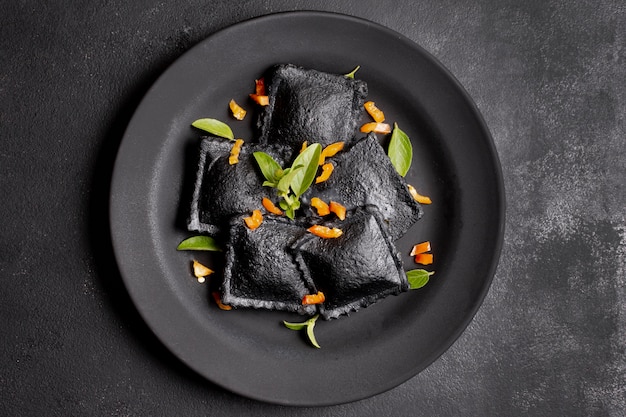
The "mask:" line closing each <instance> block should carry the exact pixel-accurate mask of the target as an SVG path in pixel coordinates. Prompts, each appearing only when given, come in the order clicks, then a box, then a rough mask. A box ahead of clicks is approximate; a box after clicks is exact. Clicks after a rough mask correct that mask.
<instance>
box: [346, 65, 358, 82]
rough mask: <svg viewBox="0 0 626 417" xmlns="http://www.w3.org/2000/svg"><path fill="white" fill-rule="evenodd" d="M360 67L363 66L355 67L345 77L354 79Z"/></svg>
mask: <svg viewBox="0 0 626 417" xmlns="http://www.w3.org/2000/svg"><path fill="white" fill-rule="evenodd" d="M359 68H361V66H360V65H357V66H356V68H355V69H353V70H352V71H351V72H349V73H347V74H344V77H346V78H350V79H352V80H353V79H354V75H355V74H356V72H357V71H358V70H359Z"/></svg>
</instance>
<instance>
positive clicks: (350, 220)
mask: <svg viewBox="0 0 626 417" xmlns="http://www.w3.org/2000/svg"><path fill="white" fill-rule="evenodd" d="M323 225H325V226H328V227H337V228H340V229H341V230H342V231H343V234H342V235H341V236H339V237H337V238H333V239H325V238H321V237H318V236H315V235H313V234H310V233H309V234H306V235H303V236H302V237H301V238H300V239H298V240H297V241H296V242H295V243H294V244H293V245H292V249H293V250H294V251H295V253H296V259H297V262H298V264H299V265H300V269H302V270H307V271H309V274H310V276H311V277H313V281H314V283H315V287H316V289H318V290H320V291H322V292H323V293H324V294H325V297H326V300H325V302H324V303H323V304H320V305H319V313H320V315H321V316H322V317H323V318H325V319H332V318H337V317H339V316H340V315H342V314H348V313H350V312H352V311H357V310H358V309H360V308H361V307H367V306H369V305H371V304H373V303H375V302H376V301H378V300H380V299H382V298H384V297H387V296H389V295H396V294H399V293H401V292H403V291H407V290H408V289H409V284H408V281H407V278H406V273H405V272H404V268H403V267H402V261H401V259H400V256H399V254H398V252H397V250H396V248H395V246H394V244H393V241H392V239H391V237H390V236H389V234H388V233H387V230H386V228H385V227H384V226H383V225H382V218H381V216H380V212H379V210H378V209H377V208H376V207H375V206H367V207H363V208H360V209H357V210H354V211H352V212H350V213H348V216H347V217H346V219H345V220H343V221H339V220H336V221H331V222H326V223H323Z"/></svg>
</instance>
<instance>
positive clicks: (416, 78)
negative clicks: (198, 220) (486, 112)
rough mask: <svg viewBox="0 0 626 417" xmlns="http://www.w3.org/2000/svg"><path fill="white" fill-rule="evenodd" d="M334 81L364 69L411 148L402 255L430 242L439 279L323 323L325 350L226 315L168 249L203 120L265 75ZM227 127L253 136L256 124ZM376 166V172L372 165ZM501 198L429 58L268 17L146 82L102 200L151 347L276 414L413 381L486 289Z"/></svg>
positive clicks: (489, 146)
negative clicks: (318, 75) (414, 218)
mask: <svg viewBox="0 0 626 417" xmlns="http://www.w3.org/2000/svg"><path fill="white" fill-rule="evenodd" d="M287 62H290V63H294V64H297V65H301V66H304V67H310V68H315V69H319V70H323V71H329V72H333V73H339V74H342V73H347V72H349V71H351V70H352V69H353V68H354V67H355V66H357V65H360V66H361V69H360V70H359V71H358V72H357V77H359V78H361V79H363V80H365V81H367V83H368V85H369V90H370V95H369V98H370V99H372V100H374V101H375V102H376V104H377V105H378V107H380V108H381V109H383V110H384V111H385V114H386V116H387V120H388V121H389V122H392V123H393V122H397V123H398V124H399V126H400V127H401V128H402V129H403V130H404V131H405V132H407V133H408V135H409V136H410V137H411V140H412V142H413V147H414V154H415V156H414V160H413V165H412V168H411V170H410V172H409V174H408V175H407V178H408V182H409V183H412V184H413V185H415V186H416V188H417V189H418V190H419V191H421V192H422V193H423V194H426V195H429V196H431V197H432V199H433V201H434V203H433V204H432V205H430V206H426V207H425V215H424V217H423V219H422V220H421V221H420V222H418V224H417V225H416V226H415V227H414V228H413V229H411V230H410V231H409V232H408V233H407V235H406V236H405V237H404V238H403V239H401V240H400V241H399V242H398V247H399V248H400V250H401V251H402V253H403V254H404V259H403V260H404V262H405V267H406V269H412V268H416V267H418V266H416V265H415V264H413V262H412V259H411V257H410V256H408V251H409V250H410V246H411V245H412V244H414V243H418V242H421V241H424V240H430V241H431V243H432V246H433V252H434V254H435V263H434V265H432V268H431V269H433V270H436V274H435V275H434V276H433V278H432V280H431V282H430V283H429V284H428V285H427V286H426V287H425V288H423V289H421V290H416V291H411V292H408V293H404V294H402V295H400V296H394V297H389V298H387V299H385V300H383V301H382V302H380V303H377V304H375V305H373V306H370V307H369V308H367V309H364V310H361V311H360V312H358V313H354V314H352V315H351V316H350V317H347V318H341V319H338V320H333V321H328V322H325V321H321V322H319V323H318V325H317V327H316V335H317V339H318V341H319V343H320V344H321V345H322V348H321V349H315V348H312V347H310V346H309V345H308V344H307V341H306V339H304V338H303V337H301V335H299V334H298V333H297V332H294V331H291V330H288V329H286V328H284V327H283V326H282V324H281V321H282V320H284V319H286V320H291V321H294V320H299V319H300V317H299V316H297V315H292V314H290V313H281V312H268V311H255V310H237V311H222V310H219V309H218V308H217V307H215V305H214V304H213V303H211V302H209V296H208V288H209V286H208V285H206V284H205V285H201V284H198V283H197V282H196V281H195V279H194V278H193V276H192V275H191V272H190V266H189V264H190V260H191V259H192V258H193V257H194V256H197V257H199V258H200V259H201V260H203V261H204V262H207V263H212V264H213V265H217V264H219V260H217V258H215V257H214V256H211V255H208V254H206V253H202V254H197V253H190V252H177V251H176V245H177V244H178V243H179V242H180V241H181V240H182V239H184V238H185V237H187V236H189V233H188V232H186V231H185V229H184V222H185V216H186V204H187V197H188V191H189V184H190V181H193V169H194V167H193V164H194V161H193V155H194V152H195V150H196V145H197V141H198V132H196V131H194V130H193V129H192V128H191V127H190V123H191V122H192V121H193V120H195V119H197V118H200V117H214V118H218V119H221V120H229V115H228V111H227V103H228V101H229V100H230V99H231V98H235V99H236V100H237V101H238V102H240V103H244V104H245V105H246V107H253V106H252V104H251V103H250V102H248V101H247V100H246V98H247V95H248V93H249V92H251V90H252V89H253V86H254V79H255V78H258V77H259V76H260V75H261V74H262V73H263V72H264V71H265V70H266V69H267V68H269V67H270V66H271V65H273V64H276V63H287ZM247 120H248V121H247V122H237V121H235V120H233V119H230V121H229V124H230V125H231V126H232V127H233V130H234V131H235V134H236V135H237V136H239V137H243V138H249V137H250V135H251V124H252V118H248V119H247ZM372 169H375V167H372ZM503 196H504V192H503V183H502V175H501V171H500V165H499V162H498V158H497V154H496V151H495V148H494V145H493V142H492V140H491V137H490V134H489V132H488V129H487V128H486V126H485V124H484V122H483V120H482V118H481V116H480V114H479V113H478V111H477V109H476V107H475V105H474V104H473V102H472V100H471V99H470V98H469V96H468V95H467V93H466V92H465V91H464V90H463V88H462V87H461V86H460V85H459V83H458V82H457V81H456V80H455V79H454V78H453V77H452V76H451V75H450V73H449V72H448V71H447V70H446V69H445V68H444V67H443V66H442V65H441V64H439V63H438V62H437V61H436V60H435V59H434V58H433V57H432V56H431V55H429V54H428V53H427V52H425V51H424V50H423V49H421V48H420V47H419V46H417V45H415V44H414V43H413V42H411V41H410V40H408V39H407V38H405V37H403V36H402V35H399V34H398V33H395V32H393V31H391V30H389V29H387V28H384V27H381V26H379V25H377V24H374V23H372V22H368V21H365V20H361V19H357V18H353V17H348V16H343V15H336V14H328V13H318V12H295V13H284V14H276V15H269V16H265V17H261V18H257V19H253V20H250V21H246V22H243V23H240V24H237V25H234V26H232V27H230V28H228V29H225V30H222V31H220V32H218V33H216V34H214V35H212V36H211V37H209V38H208V39H206V40H205V41H203V42H201V43H200V44H198V45H197V46H195V47H194V48H192V49H191V50H190V51H188V52H187V53H185V54H184V55H183V56H182V57H181V58H180V59H178V60H177V61H176V62H175V63H174V64H173V65H172V66H171V67H170V68H169V69H168V70H167V71H165V73H164V74H163V75H162V76H161V77H160V78H159V80H158V81H157V82H156V83H155V84H154V86H153V87H152V88H151V89H150V91H149V92H148V93H147V94H146V96H145V98H144V100H143V101H142V103H141V104H140V106H139V107H138V109H137V111H136V113H135V115H134V116H133V118H132V120H131V122H130V124H129V126H128V129H127V131H126V134H125V136H124V139H123V141H122V144H121V146H120V149H119V154H118V158H117V161H116V165H115V171H114V174H113V181H112V189H111V200H110V204H111V207H110V208H111V228H112V237H113V246H114V250H115V254H116V257H117V262H118V263H119V267H120V270H121V273H122V276H123V279H124V282H125V284H126V286H127V288H128V291H129V293H130V295H131V297H132V299H133V301H134V303H135V304H136V306H137V308H138V309H139V311H140V313H141V314H142V316H143V318H144V319H145V320H146V322H147V323H148V325H149V326H150V327H151V328H152V330H153V331H154V332H155V334H156V335H157V336H158V337H159V338H160V340H161V341H162V342H163V343H164V344H165V345H166V346H167V347H168V348H169V349H170V350H171V351H172V352H173V353H174V354H175V355H177V356H178V357H179V358H180V359H181V360H182V361H184V362H185V363H186V364H187V365H189V367H191V368H192V369H194V370H195V371H197V372H198V373H200V374H201V375H203V376H205V377H206V378H208V379H209V380H211V381H213V382H214V383H216V384H218V385H221V386H223V387H225V388H227V389H229V390H231V391H233V392H236V393H239V394H241V395H244V396H248V397H251V398H255V399H259V400H263V401H268V402H273V403H281V404H293V405H328V404H338V403H342V402H348V401H353V400H357V399H362V398H365V397H368V396H371V395H374V394H377V393H381V392H383V391H386V390H388V389H391V388H393V387H395V386H397V385H398V384H401V383H402V382H404V381H406V380H407V379H409V378H411V377H413V376H414V375H416V374H417V373H418V372H420V371H421V370H423V369H424V368H425V367H427V366H428V365H429V364H430V363H432V362H433V361H434V360H435V359H436V358H437V357H438V356H439V355H441V354H442V353H443V352H444V351H445V350H446V349H447V348H448V347H449V346H450V345H451V344H452V343H453V342H454V340H455V339H456V338H457V337H458V336H459V335H460V334H461V332H462V331H463V330H464V329H465V327H466V326H467V325H468V323H469V322H470V320H471V319H472V317H473V316H474V314H475V312H476V310H477V309H478V307H479V305H480V304H481V302H482V300H483V298H484V296H485V294H486V293H487V291H488V288H489V285H490V282H491V279H492V276H493V274H494V272H495V268H496V265H497V260H498V257H499V253H500V247H501V243H502V235H503V224H504V197H503Z"/></svg>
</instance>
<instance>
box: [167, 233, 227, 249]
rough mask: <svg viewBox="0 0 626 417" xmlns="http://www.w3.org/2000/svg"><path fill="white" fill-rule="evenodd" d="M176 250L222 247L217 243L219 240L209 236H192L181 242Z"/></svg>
mask: <svg viewBox="0 0 626 417" xmlns="http://www.w3.org/2000/svg"><path fill="white" fill-rule="evenodd" d="M176 250H206V251H218V252H220V251H221V250H222V248H220V246H219V245H218V244H217V241H216V240H215V239H213V238H212V237H209V236H192V237H190V238H187V239H185V240H183V241H182V242H180V243H179V244H178V247H177V248H176Z"/></svg>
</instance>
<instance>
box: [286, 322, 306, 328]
mask: <svg viewBox="0 0 626 417" xmlns="http://www.w3.org/2000/svg"><path fill="white" fill-rule="evenodd" d="M283 324H284V325H285V327H287V328H288V329H291V330H302V329H304V328H305V327H306V326H307V322H306V321H305V322H304V323H290V322H288V321H284V320H283Z"/></svg>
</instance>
